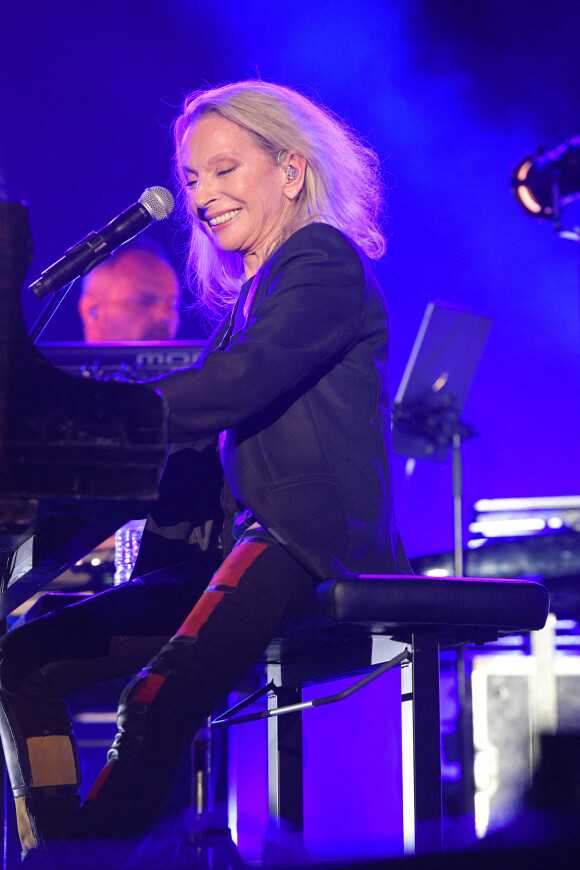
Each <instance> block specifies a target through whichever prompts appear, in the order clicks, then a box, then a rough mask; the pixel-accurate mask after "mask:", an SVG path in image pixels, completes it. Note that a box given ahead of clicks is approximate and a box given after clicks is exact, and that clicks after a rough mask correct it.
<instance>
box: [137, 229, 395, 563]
mask: <svg viewBox="0 0 580 870" xmlns="http://www.w3.org/2000/svg"><path fill="white" fill-rule="evenodd" d="M388 337H389V332H388V315H387V308H386V304H385V300H384V296H383V293H382V291H381V288H380V287H379V285H378V283H377V280H376V278H375V276H374V275H373V272H372V270H371V268H370V265H369V262H368V259H367V258H366V256H365V255H364V254H362V252H361V251H359V250H358V249H357V248H356V247H355V246H354V245H353V244H352V243H351V242H350V241H349V240H348V239H347V238H346V237H345V236H344V235H343V234H342V233H341V232H339V231H338V230H336V229H334V228H333V227H331V226H329V225H327V224H322V223H318V224H310V225H308V226H306V227H303V228H302V229H300V230H298V231H297V232H296V233H294V234H293V235H292V236H291V237H290V238H289V239H288V240H287V241H286V242H285V243H284V244H283V245H281V246H280V247H279V248H278V249H277V250H276V251H275V252H274V254H273V255H272V256H271V257H270V258H269V259H268V260H267V262H266V263H265V264H264V265H263V266H262V268H261V269H260V270H259V271H258V273H257V274H256V275H255V277H254V278H253V279H251V280H250V281H248V282H246V284H244V286H243V288H242V291H241V293H240V298H239V300H238V302H237V304H236V306H235V307H234V309H233V311H232V312H231V313H230V314H229V315H228V316H227V317H226V318H224V320H223V321H222V323H221V324H220V326H219V327H218V329H217V330H216V332H215V333H214V335H213V336H212V338H211V339H210V340H209V342H208V344H207V346H206V348H205V349H204V352H203V354H202V356H201V357H200V359H199V360H198V362H197V363H196V364H195V366H193V367H192V368H189V369H183V370H180V371H177V372H173V373H171V374H169V375H165V376H163V377H161V378H158V379H156V380H155V381H153V382H152V385H155V386H156V387H157V388H158V389H160V390H161V392H162V394H163V396H164V397H165V399H166V401H167V405H168V409H169V438H170V440H172V441H174V442H186V441H191V440H192V439H196V438H204V437H207V436H210V435H215V434H217V433H222V435H221V436H220V451H221V459H222V465H223V469H224V473H225V475H226V478H227V480H228V482H229V485H230V488H231V490H232V493H233V495H234V496H235V498H236V499H237V500H238V501H239V502H240V503H241V504H242V505H244V506H245V507H248V508H250V509H251V510H252V512H253V513H254V515H255V516H256V517H257V518H258V519H259V520H260V522H261V523H262V524H263V525H264V527H265V528H267V529H268V530H269V531H270V532H271V533H272V534H273V535H274V536H275V537H276V538H277V540H279V541H280V542H281V543H282V544H283V545H284V546H286V547H288V549H289V550H290V552H291V553H292V554H293V555H294V556H295V557H296V558H297V559H299V560H300V561H301V562H302V563H303V564H304V565H306V566H307V567H308V568H309V569H310V570H311V571H313V572H314V574H315V575H316V576H317V577H319V578H321V579H324V578H327V577H330V576H334V575H335V574H336V573H337V572H339V573H344V572H353V573H361V572H364V573H381V572H383V573H398V572H405V573H406V572H408V571H409V570H410V569H409V566H408V563H407V560H406V558H405V556H404V553H403V550H402V547H401V545H400V541H399V536H398V533H397V529H396V525H395V520H394V515H393V506H392V498H391V490H390V483H389V458H390V431H391V416H390V404H389V398H388V394H387V352H388Z"/></svg>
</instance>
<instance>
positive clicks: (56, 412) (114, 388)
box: [0, 202, 166, 618]
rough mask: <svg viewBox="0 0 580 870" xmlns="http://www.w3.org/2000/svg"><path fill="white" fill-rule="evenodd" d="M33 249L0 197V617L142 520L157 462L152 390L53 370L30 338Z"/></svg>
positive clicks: (160, 437) (160, 445)
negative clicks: (23, 301)
mask: <svg viewBox="0 0 580 870" xmlns="http://www.w3.org/2000/svg"><path fill="white" fill-rule="evenodd" d="M31 252H32V244H31V237H30V228H29V223H28V214H27V210H26V207H25V206H23V205H21V204H18V203H6V202H0V618H4V617H5V616H6V615H7V614H9V613H11V612H12V611H13V610H14V608H15V607H17V606H18V605H20V604H22V603H23V602H24V601H26V600H27V599H28V598H29V597H30V596H31V595H32V594H33V593H35V592H37V591H39V590H40V589H41V588H43V587H44V586H46V585H47V584H48V583H49V582H50V581H51V580H53V579H54V578H55V577H56V576H58V574H60V573H62V571H64V570H66V569H67V568H69V567H70V566H72V565H74V564H75V563H76V562H77V561H78V559H79V558H81V557H82V556H84V555H85V554H86V553H87V552H89V551H90V550H91V549H92V548H93V547H94V546H96V545H97V544H98V543H100V542H101V541H102V540H104V539H105V538H107V537H109V536H110V535H111V534H112V533H113V532H114V531H115V530H116V529H117V528H118V527H119V526H121V525H123V524H124V523H125V522H127V521H128V520H129V519H133V518H140V517H143V516H145V515H146V513H147V509H148V506H149V505H151V503H152V502H153V500H154V499H155V498H156V493H157V483H158V480H159V477H160V475H161V471H162V469H163V465H164V461H165V442H166V425H165V411H164V407H163V401H162V399H161V397H160V396H159V395H158V394H157V393H155V392H154V391H153V390H151V389H149V388H148V387H145V386H142V385H138V384H131V383H125V382H117V381H115V380H113V379H109V380H99V379H97V378H91V377H84V376H83V374H82V372H81V373H80V374H79V375H75V374H71V373H69V372H66V371H61V370H60V369H58V368H56V367H55V366H54V365H53V364H52V363H51V362H50V361H49V360H48V359H47V358H46V357H45V356H44V355H43V353H42V352H41V351H40V350H39V349H38V348H37V347H35V346H34V345H33V344H32V343H31V341H30V338H29V336H28V333H27V330H26V326H25V323H24V320H23V317H22V311H21V305H20V289H21V285H22V282H23V280H24V276H25V274H26V271H27V269H28V267H29V265H30V260H31ZM104 377H107V375H104Z"/></svg>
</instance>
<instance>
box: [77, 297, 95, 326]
mask: <svg viewBox="0 0 580 870" xmlns="http://www.w3.org/2000/svg"><path fill="white" fill-rule="evenodd" d="M78 309H79V314H80V316H81V320H83V321H84V320H88V318H89V317H92V318H94V317H98V316H99V303H98V301H97V299H96V297H95V296H93V294H92V293H84V294H83V295H82V296H81V298H80V299H79V304H78Z"/></svg>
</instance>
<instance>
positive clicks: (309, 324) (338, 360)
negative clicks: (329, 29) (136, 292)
mask: <svg viewBox="0 0 580 870" xmlns="http://www.w3.org/2000/svg"><path fill="white" fill-rule="evenodd" d="M175 144H176V158H175V160H176V170H177V177H178V179H179V185H180V188H181V191H182V193H183V198H184V203H185V207H186V211H187V215H188V221H189V222H190V223H191V246H190V257H189V259H190V267H191V270H192V274H193V275H194V276H195V280H196V284H197V291H198V293H199V300H200V304H202V305H203V306H205V307H206V308H207V309H209V310H210V311H212V312H214V313H215V312H218V311H219V312H220V313H221V314H222V318H223V319H222V320H221V322H220V324H219V326H218V328H217V329H216V331H215V332H214V334H213V336H212V337H211V338H210V340H209V342H208V344H207V346H206V348H205V350H204V352H203V354H202V356H201V358H200V359H199V361H198V362H197V363H196V365H195V366H193V367H192V368H189V369H184V370H181V371H176V372H173V373H172V374H169V375H167V376H164V377H161V378H158V379H156V380H155V381H152V382H150V384H149V386H150V387H151V388H155V389H157V390H159V391H160V392H161V393H162V394H163V396H164V398H165V400H166V403H167V407H168V413H169V417H168V420H169V439H170V441H172V442H174V443H175V444H177V445H178V446H179V444H184V443H188V442H192V441H201V440H202V439H208V438H213V439H216V438H219V451H220V457H221V466H222V468H223V477H224V492H223V497H222V504H223V510H224V515H225V523H224V532H223V535H222V538H223V555H224V559H223V562H222V563H221V565H220V566H219V567H218V568H217V570H216V571H215V573H213V576H211V575H210V573H209V571H208V567H207V564H205V563H204V566H203V569H202V570H200V569H199V565H197V564H196V565H195V566H194V567H192V566H191V565H190V566H189V567H188V566H185V567H184V566H183V564H182V565H181V566H180V567H179V568H178V569H177V568H176V569H175V570H174V571H173V573H172V571H171V570H166V571H164V572H163V571H162V572H161V573H159V572H157V573H156V574H152V575H150V578H148V577H147V576H146V577H144V578H140V579H138V580H135V581H130V582H129V583H128V584H123V585H122V586H119V587H117V588H115V589H113V590H110V591H107V592H105V593H102V594H101V595H99V596H95V597H94V598H93V599H89V600H88V601H87V602H85V603H82V604H80V605H74V606H72V607H69V608H66V610H65V611H64V612H63V613H59V614H54V615H52V616H48V617H45V618H43V619H40V620H38V621H37V623H35V622H31V623H30V624H29V625H27V626H25V627H24V628H22V629H17V630H15V631H14V632H12V633H11V634H10V635H8V636H7V637H6V638H5V639H4V641H3V652H2V656H3V658H2V664H1V666H0V678H1V679H2V709H3V714H4V715H3V720H4V725H3V728H2V731H3V740H4V745H5V752H6V755H7V757H8V759H9V768H10V774H11V780H12V786H13V789H14V793H15V796H16V800H17V805H18V808H19V818H20V831H21V837H22V840H23V845H24V848H25V849H33V848H35V847H37V846H38V845H41V844H44V843H45V842H47V841H49V840H50V839H51V838H52V839H54V838H59V837H61V838H62V837H66V836H68V837H72V838H88V837H135V836H140V835H142V834H143V833H144V832H146V831H147V830H148V829H149V828H150V827H151V826H152V825H153V824H154V823H155V821H156V819H157V818H158V817H159V814H160V812H161V810H162V807H163V804H164V802H165V800H166V799H167V796H168V794H169V792H170V790H171V788H172V783H173V780H174V777H175V774H176V771H177V768H178V765H179V762H180V759H181V757H182V754H183V752H184V751H185V750H186V748H187V747H188V745H189V743H190V742H191V740H192V738H193V736H194V734H195V732H196V730H197V729H198V728H199V727H200V725H201V724H202V723H203V722H204V720H205V719H206V718H207V716H208V715H210V714H211V712H212V711H213V710H214V708H215V707H216V706H217V705H218V704H219V703H220V702H221V701H222V700H223V699H224V698H225V697H226V696H227V694H228V693H229V692H230V691H231V690H232V689H233V688H234V687H235V686H236V684H237V683H238V682H239V681H240V680H241V678H242V677H243V676H244V675H245V674H246V673H247V672H248V670H249V669H250V668H251V667H252V666H253V665H254V663H255V662H256V661H257V659H258V658H259V656H260V654H261V653H262V652H263V650H264V648H265V647H266V646H267V644H268V642H269V641H270V639H271V638H272V637H273V636H274V635H275V633H276V630H277V628H278V626H279V624H280V622H281V620H282V618H283V617H284V615H285V614H286V613H287V612H288V610H289V609H290V608H292V609H294V608H296V607H300V606H305V605H307V604H308V602H309V601H311V600H313V598H314V591H315V588H316V585H317V584H318V583H319V582H321V581H322V580H324V579H326V578H329V577H333V576H336V575H337V574H341V573H371V574H373V573H376V574H380V573H389V574H394V573H406V572H408V571H409V567H408V563H407V561H406V559H405V556H404V553H403V550H402V548H401V545H400V541H399V536H398V533H397V530H396V526H395V522H394V516H393V507H392V498H391V490H390V483H389V455H390V407H389V399H388V395H387V350H388V339H389V330H388V316H387V309H386V305H385V299H384V296H383V293H382V291H381V289H380V287H379V285H378V283H377V281H376V279H375V277H374V275H373V272H372V269H371V267H370V263H369V258H371V259H377V258H378V257H380V256H381V255H382V253H383V251H384V247H385V242H384V238H383V236H382V234H381V230H380V227H379V225H378V217H379V214H380V212H381V206H382V202H381V195H380V184H379V179H378V160H377V158H376V155H375V154H374V153H373V152H372V151H371V150H369V149H368V148H367V147H366V146H364V145H363V144H362V143H361V142H360V141H359V140H358V139H357V137H356V136H355V135H354V134H353V133H352V132H351V131H350V130H348V129H347V127H346V126H345V125H344V124H343V123H342V122H341V121H339V120H337V119H336V118H335V117H333V116H332V115H331V114H330V113H329V112H328V111H326V110H325V109H323V108H321V107H319V106H318V105H315V104H314V103H313V102H311V101H309V100H308V99H306V98H305V97H303V96H301V95H300V94H299V93H297V92H296V91H294V90H291V89H290V88H287V87H282V86H278V85H273V84H268V83H266V82H261V81H247V82H240V83H237V84H231V85H226V86H224V87H220V88H216V89H214V90H205V91H201V92H197V93H193V94H191V95H190V96H189V97H188V99H187V100H186V102H185V106H184V110H183V113H182V114H181V116H180V117H179V118H178V119H177V121H176V124H175ZM210 443H211V442H210ZM210 452H211V451H210ZM214 455H215V451H214ZM161 485H162V486H163V481H162V484H161ZM196 486H197V487H198V488H199V483H195V481H193V482H189V481H185V480H184V482H183V488H184V489H188V493H189V495H188V493H181V494H180V495H188V497H189V498H190V501H192V502H194V503H195V502H196V501H197V500H198V498H201V493H200V495H199V496H197V495H196V496H195V498H191V492H189V487H193V488H195V487H196ZM206 519H207V517H206ZM203 520H204V517H203V516H198V517H197V518H196V523H200V522H202V521H203ZM194 568H195V570H194ZM214 568H215V565H214V566H213V567H212V572H213V569H214ZM194 573H196V578H193V574H194ZM200 577H201V580H202V581H203V582H201V580H200ZM210 577H211V579H210ZM151 578H153V580H151ZM155 578H157V579H155ZM160 578H161V579H160ZM208 580H209V582H208ZM144 590H145V591H144ZM151 590H153V591H151ZM176 590H178V592H176ZM165 594H167V601H168V602H169V603H168V604H167V605H165V604H164V603H163V602H164V596H165ZM134 602H138V604H135V603H134ZM31 648H34V650H35V653H34V655H31V654H30V649H31ZM140 668H142V670H141V672H140V673H139V675H138V677H137V678H135V679H133V681H132V682H131V683H130V684H129V686H128V687H127V689H126V690H125V692H124V693H123V696H122V698H121V702H120V707H119V714H118V734H117V737H116V739H115V741H114V743H113V746H112V748H111V750H110V752H109V756H108V764H107V766H106V767H105V768H104V770H103V772H102V773H101V775H100V777H99V778H98V780H97V782H96V783H95V785H94V786H93V788H92V790H91V792H90V793H89V795H88V797H87V798H86V800H85V802H84V804H83V805H82V806H81V807H80V808H79V806H78V804H79V801H78V798H77V797H76V794H75V793H76V790H77V786H78V782H77V780H78V775H77V768H78V765H77V763H76V750H75V747H74V742H73V737H72V728H71V723H70V717H69V715H68V711H67V708H66V705H65V704H64V702H63V701H62V698H63V697H64V696H66V695H67V694H68V693H70V691H72V690H74V689H76V688H78V687H79V685H88V684H90V683H91V682H92V683H94V682H97V681H98V680H99V679H106V678H109V677H110V676H112V675H118V674H119V673H125V674H130V673H132V672H135V671H137V670H139V669H140Z"/></svg>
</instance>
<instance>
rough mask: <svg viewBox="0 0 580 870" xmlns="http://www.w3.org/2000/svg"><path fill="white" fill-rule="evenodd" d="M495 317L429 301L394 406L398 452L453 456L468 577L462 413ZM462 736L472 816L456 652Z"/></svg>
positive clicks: (466, 801)
mask: <svg viewBox="0 0 580 870" xmlns="http://www.w3.org/2000/svg"><path fill="white" fill-rule="evenodd" d="M490 327H491V318H490V317H486V316H485V315H482V314H476V313H475V312H473V311H466V310H464V309H462V308H457V307H454V306H452V305H448V304H445V303H442V302H430V303H429V304H428V305H427V310H426V311H425V315H424V317H423V320H422V322H421V326H420V328H419V332H418V334H417V338H416V339H415V343H414V345H413V349H412V351H411V356H410V357H409V362H408V363H407V366H406V368H405V371H404V374H403V378H402V380H401V385H400V387H399V389H398V391H397V395H396V397H395V401H394V404H393V450H394V452H395V453H398V454H399V455H401V456H409V457H412V458H416V459H431V460H434V461H436V462H443V460H444V459H445V458H446V456H447V454H448V452H449V449H450V448H451V450H452V451H453V470H452V484H453V543H454V573H455V576H456V577H462V576H463V523H462V518H463V504H462V502H463V485H462V468H461V445H462V443H463V442H464V441H466V440H467V439H468V438H471V437H473V436H474V435H475V434H476V433H475V432H474V430H473V429H472V427H471V426H470V425H469V424H467V423H464V422H463V421H462V419H461V414H462V412H463V408H464V406H465V401H466V399H467V394H468V393H469V389H470V387H471V384H472V381H473V378H474V376H475V372H476V369H477V366H478V364H479V360H480V358H481V354H482V352H483V348H484V345H485V342H486V340H487V336H488V334H489V330H490ZM457 691H458V699H459V716H458V724H457V734H458V737H459V743H460V747H461V750H460V755H461V767H462V771H463V791H462V795H463V799H462V800H463V809H462V812H463V813H465V814H468V813H471V812H473V792H474V782H473V731H472V724H471V715H470V711H471V691H470V688H469V685H468V683H467V680H466V675H465V663H464V660H463V649H462V648H461V647H460V648H459V650H458V652H457Z"/></svg>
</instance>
